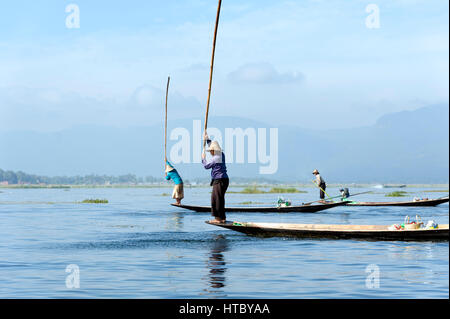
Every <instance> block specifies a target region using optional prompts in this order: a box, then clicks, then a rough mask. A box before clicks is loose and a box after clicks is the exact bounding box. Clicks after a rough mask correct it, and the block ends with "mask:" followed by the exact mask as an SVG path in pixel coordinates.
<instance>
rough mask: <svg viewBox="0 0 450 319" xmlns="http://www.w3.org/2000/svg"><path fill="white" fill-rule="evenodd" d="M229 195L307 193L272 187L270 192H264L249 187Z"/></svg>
mask: <svg viewBox="0 0 450 319" xmlns="http://www.w3.org/2000/svg"><path fill="white" fill-rule="evenodd" d="M228 193H233V194H288V193H289V194H293V193H306V192H305V191H301V190H298V189H296V188H295V187H272V188H271V189H270V190H269V191H264V190H261V189H259V188H258V187H256V186H249V187H246V188H244V189H243V190H241V191H238V192H233V191H230V192H228Z"/></svg>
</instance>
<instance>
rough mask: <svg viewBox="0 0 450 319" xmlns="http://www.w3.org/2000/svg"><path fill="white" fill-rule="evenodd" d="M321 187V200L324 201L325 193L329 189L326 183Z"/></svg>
mask: <svg viewBox="0 0 450 319" xmlns="http://www.w3.org/2000/svg"><path fill="white" fill-rule="evenodd" d="M319 187H320V188H321V190H320V199H324V198H325V192H324V191H325V190H326V189H327V185H326V184H325V183H322V184H320V185H319ZM322 189H323V190H322Z"/></svg>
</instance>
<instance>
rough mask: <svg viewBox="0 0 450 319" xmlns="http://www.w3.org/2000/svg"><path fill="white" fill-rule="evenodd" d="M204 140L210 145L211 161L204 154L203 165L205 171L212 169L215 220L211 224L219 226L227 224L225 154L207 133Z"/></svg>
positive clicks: (208, 148) (212, 196)
mask: <svg viewBox="0 0 450 319" xmlns="http://www.w3.org/2000/svg"><path fill="white" fill-rule="evenodd" d="M204 139H205V141H206V143H207V144H208V147H207V148H206V151H208V152H210V154H211V156H212V157H211V159H210V160H209V161H206V154H205V152H203V153H202V163H203V166H204V168H205V169H211V184H210V185H211V186H212V187H213V189H212V193H211V213H212V216H214V220H212V221H211V223H214V224H219V223H225V222H226V215H225V193H226V191H227V189H228V185H229V179H228V174H227V167H226V165H225V154H224V153H223V152H222V149H221V148H220V145H219V143H218V142H217V141H211V140H210V139H209V137H208V135H207V134H206V132H205V136H204Z"/></svg>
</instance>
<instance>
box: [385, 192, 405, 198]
mask: <svg viewBox="0 0 450 319" xmlns="http://www.w3.org/2000/svg"><path fill="white" fill-rule="evenodd" d="M406 194H407V192H403V191H395V192H392V193H388V194H386V197H405V196H406Z"/></svg>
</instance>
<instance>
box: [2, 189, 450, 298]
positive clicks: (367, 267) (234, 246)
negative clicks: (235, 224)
mask: <svg viewBox="0 0 450 319" xmlns="http://www.w3.org/2000/svg"><path fill="white" fill-rule="evenodd" d="M440 189H442V188H440ZM230 190H239V189H238V188H233V187H231V188H230ZM305 190H306V191H307V193H306V194H287V195H284V197H285V198H289V199H291V200H292V201H293V203H294V204H295V203H299V202H307V201H312V200H316V199H318V198H317V197H318V192H317V190H315V189H312V188H310V189H305ZM366 190H373V191H374V192H375V194H366V195H361V196H359V197H355V199H358V200H369V201H386V200H410V199H412V198H413V197H414V196H419V197H429V198H437V197H441V196H447V195H448V192H442V193H439V192H434V193H428V192H424V191H426V190H432V188H409V187H408V188H405V189H403V190H405V191H407V192H409V193H408V194H407V197H404V198H400V199H398V198H388V197H385V193H387V192H389V191H392V189H374V188H372V189H365V188H357V189H356V188H355V189H350V191H351V192H353V193H356V192H363V191H366ZM327 192H328V193H329V194H330V195H337V194H338V190H337V188H335V189H333V188H330V189H327ZM163 193H171V189H169V188H146V189H144V188H112V189H111V188H96V189H69V190H64V189H6V188H3V189H0V227H1V231H0V236H1V241H0V297H1V298H449V244H448V242H394V241H392V242H390V241H386V242H382V241H357V240H309V239H308V240H302V239H286V238H264V239H263V238H255V237H250V236H247V235H244V234H240V233H236V232H233V231H230V230H226V229H222V228H218V227H215V226H211V225H207V224H205V223H204V221H205V220H208V219H210V215H209V214H201V213H195V212H189V211H184V210H182V209H179V208H174V207H171V206H169V203H171V202H172V201H173V200H172V199H171V198H170V197H168V196H162V194H163ZM185 197H186V198H185V200H184V201H183V203H186V204H198V205H208V204H209V197H210V189H209V188H186V189H185ZM87 198H105V199H108V200H109V203H108V204H77V203H75V202H78V201H82V200H84V199H87ZM277 199H278V195H276V194H261V195H242V194H228V195H227V205H238V204H239V203H241V202H245V201H253V202H258V203H266V204H267V205H274V203H275V202H276V201H277ZM241 206H242V205H241ZM416 214H419V215H420V216H421V217H422V219H423V220H424V221H425V222H426V221H428V220H429V219H434V220H435V221H436V222H437V223H440V224H448V222H449V206H448V204H443V205H440V206H438V207H430V208H389V207H373V208H369V207H337V208H334V209H330V210H325V211H323V212H319V213H313V214H304V213H289V214H277V213H271V214H245V213H234V214H231V213H230V214H227V219H228V220H235V221H242V222H245V221H258V222H289V223H327V224H333V223H336V224H394V223H402V222H403V219H404V217H405V215H410V216H415V215H416ZM69 265H76V266H75V267H78V268H77V269H79V273H78V274H79V277H78V278H79V288H77V286H76V285H75V287H74V286H73V285H72V286H71V284H70V280H69V284H68V285H67V283H66V280H68V276H72V275H74V274H75V272H73V271H72V270H73V269H75V268H70V267H69V270H71V272H66V268H67V267H68V266H69ZM71 267H74V266H71ZM366 271H368V272H366ZM377 271H378V275H379V276H378V278H379V281H378V283H379V285H377V281H376V280H371V278H372V279H373V278H376V277H373V276H376V275H377ZM371 276H372V277H371ZM70 278H76V277H70ZM73 282H75V281H72V283H73Z"/></svg>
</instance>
